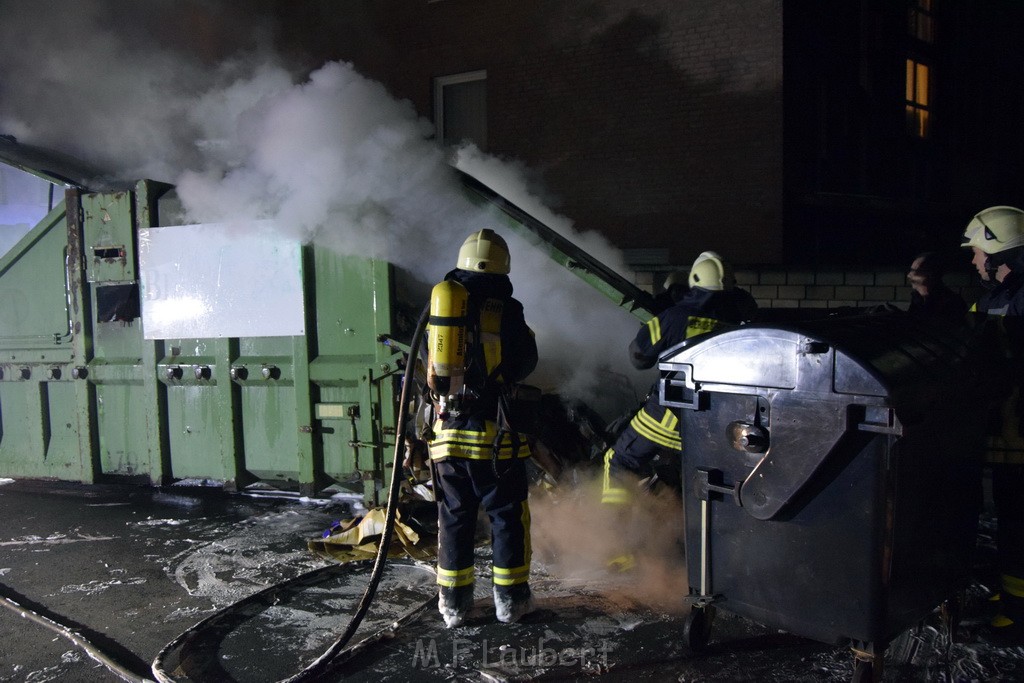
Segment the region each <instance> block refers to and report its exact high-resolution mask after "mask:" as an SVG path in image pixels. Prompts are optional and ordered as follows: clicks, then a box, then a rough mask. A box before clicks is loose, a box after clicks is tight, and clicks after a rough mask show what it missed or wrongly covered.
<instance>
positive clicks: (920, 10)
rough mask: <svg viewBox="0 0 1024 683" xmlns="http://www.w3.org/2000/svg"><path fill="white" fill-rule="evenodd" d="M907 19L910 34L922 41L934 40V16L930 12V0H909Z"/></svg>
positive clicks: (929, 41) (931, 41) (932, 41)
mask: <svg viewBox="0 0 1024 683" xmlns="http://www.w3.org/2000/svg"><path fill="white" fill-rule="evenodd" d="M907 20H908V27H907V28H908V29H909V31H910V35H912V36H913V37H915V38H917V39H918V40H920V41H921V42H923V43H929V44H930V43H934V42H935V16H934V15H933V14H932V0H910V7H909V9H908V10H907Z"/></svg>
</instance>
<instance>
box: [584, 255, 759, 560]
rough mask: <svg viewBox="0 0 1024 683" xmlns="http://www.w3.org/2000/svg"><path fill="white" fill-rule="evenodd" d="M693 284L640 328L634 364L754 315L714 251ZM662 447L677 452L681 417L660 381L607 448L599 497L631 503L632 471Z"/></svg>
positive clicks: (637, 472)
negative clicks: (664, 400) (662, 398)
mask: <svg viewBox="0 0 1024 683" xmlns="http://www.w3.org/2000/svg"><path fill="white" fill-rule="evenodd" d="M688 282H689V289H681V288H680V289H678V290H677V291H678V292H679V296H680V298H679V300H678V301H677V302H676V303H675V305H674V306H672V307H671V308H669V309H667V310H665V311H663V312H661V313H659V314H658V315H657V316H655V317H654V318H651V320H650V321H649V322H648V323H647V324H646V325H643V326H642V327H641V328H640V331H639V332H637V335H636V337H635V338H634V339H633V341H632V342H630V344H629V360H630V362H631V363H632V364H633V365H634V367H636V368H638V369H641V370H644V369H647V368H651V367H653V366H654V364H655V363H656V362H657V361H658V357H659V356H660V355H661V354H662V353H664V352H665V351H667V350H668V349H670V348H672V347H673V346H675V345H676V344H679V343H680V342H682V341H684V340H686V339H689V338H691V337H695V336H697V335H700V334H705V333H707V332H711V331H713V330H715V329H718V328H719V327H721V326H722V325H724V324H739V323H742V322H745V321H747V320H750V318H751V317H752V316H753V315H754V313H755V312H756V311H757V303H756V302H755V301H754V299H753V297H751V296H750V294H749V293H747V292H746V291H744V290H742V289H739V288H737V287H736V286H735V278H734V277H733V275H732V271H731V269H730V267H729V266H728V264H727V263H726V262H725V261H724V260H723V259H722V257H721V256H719V255H718V254H717V253H715V252H713V251H706V252H703V253H702V254H701V255H700V256H698V257H697V258H696V260H695V261H694V262H693V266H691V268H690V274H689V278H688ZM661 450H668V451H672V452H679V451H681V450H682V444H681V442H680V437H679V418H678V416H677V415H676V414H675V412H674V411H672V410H671V409H669V408H665V407H662V405H661V404H660V403H659V401H658V392H657V386H656V385H655V387H654V388H653V389H652V391H651V393H650V394H648V396H647V399H646V401H645V402H644V405H643V406H642V407H641V408H640V410H638V411H637V412H636V414H635V415H634V416H633V418H632V419H631V420H630V422H629V425H628V426H627V427H626V428H625V429H624V430H623V431H622V433H621V434H620V435H619V437H618V438H617V439H616V441H615V444H614V445H613V446H612V447H611V448H609V449H608V450H607V452H605V456H604V478H603V486H602V491H601V501H602V502H603V503H606V504H610V505H618V504H627V503H629V502H630V500H631V499H632V495H631V489H632V488H634V487H631V486H630V485H629V483H628V481H629V479H630V476H631V475H633V476H635V477H637V478H640V477H644V476H646V475H647V474H649V472H648V469H649V467H650V463H651V461H652V460H653V459H654V457H655V456H656V455H657V454H658V452H659V451H661ZM630 563H631V557H630V556H629V555H628V554H627V555H624V556H622V557H621V558H615V559H613V560H612V562H611V563H610V564H611V565H612V566H613V567H616V568H620V569H624V568H628V565H629V564H630Z"/></svg>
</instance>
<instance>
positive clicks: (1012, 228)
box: [961, 206, 1024, 254]
mask: <svg viewBox="0 0 1024 683" xmlns="http://www.w3.org/2000/svg"><path fill="white" fill-rule="evenodd" d="M961 246H963V247H977V248H978V249H981V250H982V251H983V252H985V253H986V254H998V253H999V252H1002V251H1006V250H1008V249H1013V248H1015V247H1021V246H1024V211H1021V210H1020V209H1018V208H1016V207H1014V206H990V207H988V208H987V209H985V210H983V211H980V212H979V213H977V214H976V215H975V216H974V218H972V219H971V222H970V223H968V224H967V228H966V229H965V230H964V238H963V244H962V245H961Z"/></svg>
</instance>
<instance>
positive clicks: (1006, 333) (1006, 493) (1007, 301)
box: [972, 262, 1024, 627]
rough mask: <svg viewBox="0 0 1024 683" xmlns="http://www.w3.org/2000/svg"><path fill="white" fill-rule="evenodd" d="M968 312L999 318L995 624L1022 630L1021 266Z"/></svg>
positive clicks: (993, 458) (991, 459)
mask: <svg viewBox="0 0 1024 683" xmlns="http://www.w3.org/2000/svg"><path fill="white" fill-rule="evenodd" d="M1012 267H1013V270H1011V271H1010V273H1009V274H1008V275H1007V276H1006V277H1005V278H1004V279H1003V281H1002V282H1000V283H999V284H997V285H996V286H995V287H994V288H992V289H991V290H989V291H988V292H986V293H985V294H983V295H982V297H981V298H980V299H979V300H978V303H977V304H975V305H974V307H973V308H972V310H973V311H977V312H978V313H984V314H987V315H989V316H994V317H998V321H999V323H1000V325H999V332H1000V335H999V336H1000V340H999V341H1000V342H1001V345H1002V352H1003V355H1004V359H1005V366H1004V367H1003V372H1002V374H1003V375H1004V378H1005V379H1006V380H1007V384H1008V386H1007V391H1008V394H1009V396H1008V397H1007V398H1006V399H1005V400H1003V401H1002V402H1001V404H1000V405H999V406H998V407H996V408H994V410H997V411H998V414H997V415H996V416H994V417H995V419H993V420H991V425H992V428H991V430H990V435H989V440H988V448H987V450H986V456H985V459H986V460H987V461H988V464H989V468H990V470H991V479H992V501H993V503H994V505H995V511H996V520H997V524H996V556H997V557H996V564H997V569H998V571H999V576H1000V588H1001V590H1000V593H1001V596H1002V597H1001V600H1000V607H999V612H1000V614H999V616H997V617H996V619H995V620H993V626H997V627H1001V626H1004V625H1006V624H1005V623H1003V622H1000V623H996V621H997V620H1003V621H1004V622H1009V624H1017V625H1018V627H1019V626H1024V390H1022V388H1024V275H1022V273H1024V268H1022V264H1021V263H1020V262H1017V263H1014V264H1013V266H1012Z"/></svg>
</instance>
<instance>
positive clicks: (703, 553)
mask: <svg viewBox="0 0 1024 683" xmlns="http://www.w3.org/2000/svg"><path fill="white" fill-rule="evenodd" d="M709 565H710V558H709V557H708V500H707V498H705V499H704V500H702V501H700V595H701V597H708V596H709V595H711V586H709V585H708V583H709V581H710V579H711V576H710V574H711V571H710V569H711V568H710V566H709Z"/></svg>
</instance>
